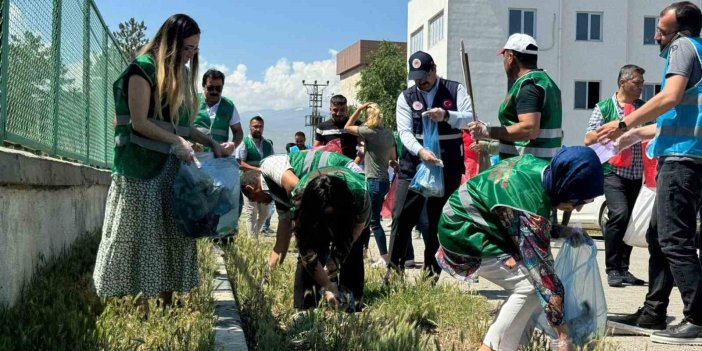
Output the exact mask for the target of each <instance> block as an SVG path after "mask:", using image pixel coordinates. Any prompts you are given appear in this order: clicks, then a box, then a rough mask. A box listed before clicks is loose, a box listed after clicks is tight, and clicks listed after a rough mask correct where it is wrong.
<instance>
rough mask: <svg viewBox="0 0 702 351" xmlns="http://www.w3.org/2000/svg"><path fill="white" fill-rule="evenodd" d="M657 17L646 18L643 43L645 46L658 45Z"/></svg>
mask: <svg viewBox="0 0 702 351" xmlns="http://www.w3.org/2000/svg"><path fill="white" fill-rule="evenodd" d="M657 20H658V18H657V17H644V28H643V43H644V45H656V39H655V38H654V37H655V36H656V21H657Z"/></svg>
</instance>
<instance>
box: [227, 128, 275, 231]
mask: <svg viewBox="0 0 702 351" xmlns="http://www.w3.org/2000/svg"><path fill="white" fill-rule="evenodd" d="M249 132H250V135H249V136H247V137H245V138H244V142H243V143H241V144H240V145H239V147H238V148H237V149H236V158H237V160H238V161H239V167H240V168H241V170H242V171H243V172H248V171H255V170H258V167H259V165H260V163H261V160H262V159H264V158H265V157H268V156H270V155H272V154H273V153H274V151H273V143H272V142H271V141H270V140H268V139H265V138H263V118H262V117H261V116H258V115H257V116H254V117H253V118H251V120H250V121H249ZM244 211H245V212H246V213H247V219H246V229H247V231H248V233H249V235H253V236H258V234H259V233H260V231H261V227H262V226H263V223H264V222H265V221H266V219H267V218H268V215H269V213H270V207H269V206H268V204H267V203H258V202H253V201H250V200H249V199H248V198H244Z"/></svg>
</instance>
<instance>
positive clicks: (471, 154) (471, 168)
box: [461, 130, 480, 184]
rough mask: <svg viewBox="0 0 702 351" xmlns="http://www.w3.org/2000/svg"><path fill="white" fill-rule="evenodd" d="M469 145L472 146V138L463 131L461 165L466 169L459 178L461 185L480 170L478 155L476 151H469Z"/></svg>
mask: <svg viewBox="0 0 702 351" xmlns="http://www.w3.org/2000/svg"><path fill="white" fill-rule="evenodd" d="M471 144H473V138H472V137H471V136H470V133H469V132H468V131H465V130H464V131H463V164H464V165H465V167H466V172H465V173H463V176H462V177H461V184H463V183H465V182H467V181H468V179H470V178H473V177H475V175H476V174H478V169H479V168H480V154H479V153H478V152H477V151H473V150H471V149H470V146H471Z"/></svg>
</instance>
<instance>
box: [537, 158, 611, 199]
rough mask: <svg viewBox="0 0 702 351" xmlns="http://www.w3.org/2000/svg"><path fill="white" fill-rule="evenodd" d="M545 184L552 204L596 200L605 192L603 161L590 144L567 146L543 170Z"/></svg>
mask: <svg viewBox="0 0 702 351" xmlns="http://www.w3.org/2000/svg"><path fill="white" fill-rule="evenodd" d="M543 184H544V189H546V192H547V193H548V194H549V197H550V198H551V205H552V206H557V205H558V204H560V203H562V202H570V203H574V204H575V203H578V202H580V201H584V200H589V199H593V198H595V197H597V196H600V195H602V194H603V193H604V173H603V172H602V164H601V163H600V160H599V158H598V157H597V154H596V153H595V151H593V150H592V149H591V148H589V147H585V146H570V147H567V146H564V147H562V148H561V149H560V150H558V152H557V153H556V155H555V156H553V158H552V159H551V164H550V165H548V166H547V167H546V169H545V170H544V179H543Z"/></svg>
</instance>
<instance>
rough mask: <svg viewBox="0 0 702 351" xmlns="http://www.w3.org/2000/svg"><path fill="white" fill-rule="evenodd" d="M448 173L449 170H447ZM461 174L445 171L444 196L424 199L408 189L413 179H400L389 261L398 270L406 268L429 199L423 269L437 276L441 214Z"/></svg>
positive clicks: (456, 186) (394, 210) (438, 270)
mask: <svg viewBox="0 0 702 351" xmlns="http://www.w3.org/2000/svg"><path fill="white" fill-rule="evenodd" d="M447 173H448V172H447ZM460 175H461V174H458V177H455V176H454V175H453V174H450V173H449V174H446V173H445V174H444V196H443V197H430V198H425V197H423V196H421V195H419V194H418V193H416V192H414V191H411V190H409V184H410V180H407V179H400V180H399V183H398V184H397V190H396V191H395V203H394V206H393V211H392V230H391V232H390V264H391V266H392V267H394V268H396V269H403V268H404V260H405V253H406V252H407V245H408V242H409V241H410V240H411V239H412V228H413V227H414V226H415V224H416V223H417V219H418V218H419V216H420V214H421V213H422V209H423V207H424V202H425V201H426V202H427V219H428V221H429V228H428V229H429V230H428V231H427V235H423V239H424V269H426V270H428V272H429V274H430V275H436V276H438V275H439V274H440V273H441V267H439V264H438V263H437V262H436V257H435V255H436V252H437V251H438V250H439V238H438V236H437V233H438V228H439V217H440V216H441V210H442V209H443V207H444V204H445V203H446V201H447V200H448V198H449V197H450V196H451V194H453V192H454V191H455V190H456V189H458V186H459V185H460V182H461V178H460Z"/></svg>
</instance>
